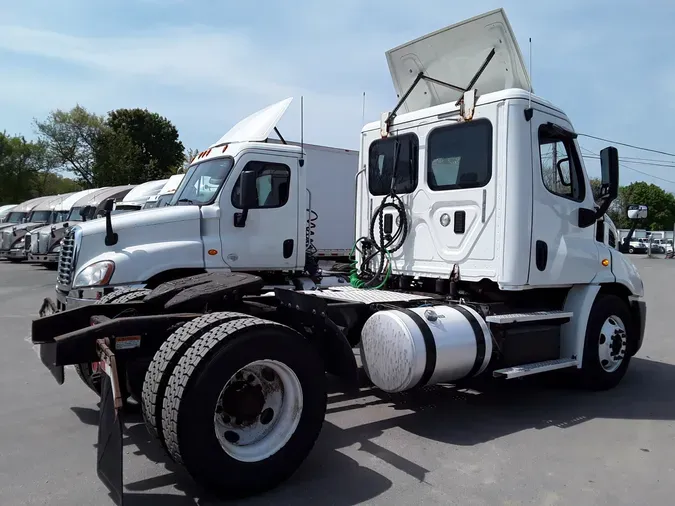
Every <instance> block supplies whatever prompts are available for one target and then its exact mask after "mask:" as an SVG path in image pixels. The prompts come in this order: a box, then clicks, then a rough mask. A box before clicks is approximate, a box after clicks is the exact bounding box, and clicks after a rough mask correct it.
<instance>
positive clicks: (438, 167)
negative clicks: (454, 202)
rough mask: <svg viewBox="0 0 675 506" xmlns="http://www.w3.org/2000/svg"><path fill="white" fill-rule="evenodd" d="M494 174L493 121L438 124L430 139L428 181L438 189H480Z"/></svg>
mask: <svg viewBox="0 0 675 506" xmlns="http://www.w3.org/2000/svg"><path fill="white" fill-rule="evenodd" d="M491 177H492V123H490V121H489V120H486V119H478V120H475V121H470V122H468V123H461V124H458V125H450V126H444V127H439V128H436V129H434V130H432V131H431V132H430V133H429V137H428V139H427V182H428V184H429V188H430V189H432V190H436V191H442V190H455V189H459V188H480V187H481V186H485V185H486V184H488V183H489V182H490V179H491Z"/></svg>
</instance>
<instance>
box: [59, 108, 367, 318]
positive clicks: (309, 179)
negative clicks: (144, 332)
mask: <svg viewBox="0 0 675 506" xmlns="http://www.w3.org/2000/svg"><path fill="white" fill-rule="evenodd" d="M290 102H291V100H290V99H289V100H285V101H283V102H280V103H279V104H275V105H274V106H271V107H270V108H268V109H266V110H264V111H260V112H258V113H256V114H254V115H252V116H250V117H249V118H246V119H245V120H242V121H241V122H240V123H238V124H237V125H235V126H234V127H233V128H232V129H231V130H230V131H229V132H228V133H226V134H225V135H224V136H223V137H222V138H221V139H220V140H219V141H218V142H216V143H215V144H214V145H213V146H211V147H210V148H209V149H207V150H204V151H202V152H201V153H200V154H199V155H198V156H197V158H196V159H195V160H194V162H193V163H192V165H191V166H190V168H189V169H188V171H187V174H186V175H185V177H184V178H183V180H182V181H181V184H180V186H179V187H178V189H177V190H176V191H175V193H174V195H173V198H172V201H171V202H170V205H169V206H168V207H164V208H161V209H147V210H144V212H142V213H134V214H133V215H128V216H127V215H119V216H117V215H113V216H109V217H108V218H106V220H100V221H98V220H97V221H95V222H90V223H84V224H82V225H81V226H78V227H74V228H73V230H72V233H70V234H68V235H66V237H65V239H64V246H63V248H62V254H61V259H60V263H61V265H60V266H59V273H58V279H57V285H56V297H57V301H58V303H57V304H58V308H59V309H65V308H66V307H68V308H70V307H74V306H77V305H82V304H91V303H94V302H96V301H97V300H98V299H100V298H101V296H103V295H104V294H106V293H108V292H110V291H112V289H113V288H115V287H123V286H124V287H128V286H135V287H147V288H154V287H156V286H158V285H159V284H161V283H163V282H165V281H168V280H171V279H176V278H180V277H182V276H185V275H190V274H198V273H202V272H207V271H212V270H217V269H222V270H232V271H246V272H249V271H267V272H268V273H270V274H269V275H268V276H267V278H268V281H269V282H270V283H277V282H278V279H277V278H279V275H280V273H282V272H284V271H296V270H302V269H303V268H304V267H305V263H306V260H307V258H308V256H307V255H306V253H307V252H308V251H309V252H310V253H311V257H312V258H331V259H339V258H342V259H346V258H347V257H348V255H349V252H350V250H351V247H352V246H353V244H354V199H355V194H354V192H355V184H354V176H355V174H356V171H357V165H358V153H357V152H356V151H350V150H345V149H337V148H329V147H325V146H314V145H309V144H305V145H304V162H303V163H304V165H303V174H302V175H301V176H296V177H291V174H292V172H293V171H292V169H291V168H290V167H289V166H288V163H291V162H292V161H294V160H295V157H296V156H297V154H298V153H299V152H300V149H301V148H300V147H299V146H298V145H296V144H282V143H274V142H265V141H266V140H267V137H268V136H269V135H270V132H271V131H272V130H273V129H274V128H275V126H276V123H277V121H278V120H279V118H281V116H282V115H283V113H284V111H285V110H286V108H287V107H288V106H289V104H290ZM282 162H287V163H282ZM236 163H238V164H239V166H238V168H237V170H236V171H235V170H233V168H234V166H235V164H236ZM244 165H246V166H247V167H249V168H250V170H252V171H255V174H256V184H257V185H258V187H259V191H260V198H259V202H257V203H256V204H255V206H253V207H251V208H250V209H248V210H246V212H243V211H241V210H239V208H238V207H237V206H238V201H237V198H238V197H237V192H238V191H239V186H238V183H237V181H238V179H237V176H238V175H239V174H240V173H241V171H242V170H241V167H242V166H244ZM305 194H306V195H305ZM310 197H311V202H310V201H307V202H305V200H306V198H310ZM303 205H306V207H304V208H303V207H302V206H303ZM307 209H311V212H310V211H307ZM308 213H310V214H311V219H309V223H308V224H305V221H307V218H308ZM234 216H238V218H236V219H235V218H233V217H234ZM317 217H318V219H317ZM318 224H320V225H321V226H318ZM310 260H311V259H310Z"/></svg>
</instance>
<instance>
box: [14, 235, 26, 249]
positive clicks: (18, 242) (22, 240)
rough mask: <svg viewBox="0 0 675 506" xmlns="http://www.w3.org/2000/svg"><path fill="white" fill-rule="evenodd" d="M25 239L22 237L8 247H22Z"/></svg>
mask: <svg viewBox="0 0 675 506" xmlns="http://www.w3.org/2000/svg"><path fill="white" fill-rule="evenodd" d="M25 241H26V238H25V237H22V238H21V239H19V240H18V241H16V242H15V243H14V244H13V245H12V247H11V248H10V249H22V248H23V245H24V243H25Z"/></svg>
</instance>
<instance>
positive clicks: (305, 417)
mask: <svg viewBox="0 0 675 506" xmlns="http://www.w3.org/2000/svg"><path fill="white" fill-rule="evenodd" d="M220 315H221V316H220V317H222V318H225V319H227V321H224V322H223V323H220V324H217V325H215V326H213V327H211V328H210V329H208V330H207V331H206V332H204V331H203V329H204V328H205V327H204V326H203V325H202V324H203V323H204V322H206V321H207V320H208V318H209V317H211V318H213V316H212V315H204V316H202V317H199V318H197V319H196V320H194V321H193V322H191V323H193V324H195V325H194V327H195V328H197V330H195V331H194V332H193V333H192V334H190V333H189V332H182V333H181V332H180V331H179V332H176V333H174V335H173V336H171V338H169V340H168V341H167V343H168V342H173V343H174V344H175V345H177V346H178V349H177V350H176V352H175V353H174V355H172V356H171V357H170V358H169V359H168V360H167V358H166V354H161V353H159V352H158V354H157V355H155V359H153V362H154V361H155V360H157V362H158V365H159V364H160V363H162V364H164V366H163V367H164V368H163V369H162V368H161V367H156V366H153V365H151V366H150V369H149V370H148V374H147V375H146V385H145V388H144V392H145V391H146V390H147V391H148V392H151V391H153V390H154V388H155V387H157V386H158V387H159V388H160V390H162V387H163V390H164V391H163V392H158V394H159V395H158V397H161V400H162V402H161V410H160V409H158V405H157V403H158V402H159V401H158V398H156V399H155V401H154V404H153V403H152V402H148V406H145V401H146V396H145V395H144V413H146V412H148V413H149V418H147V419H146V423H148V421H149V422H150V423H148V428H149V430H150V432H151V434H152V433H157V432H158V431H159V433H161V436H160V438H161V439H162V440H163V442H164V444H165V448H166V449H167V451H168V452H169V454H170V455H171V457H172V458H173V460H174V461H176V462H177V463H179V464H182V465H183V466H184V467H185V468H186V469H187V471H188V472H189V473H190V475H191V476H192V477H193V479H194V480H195V481H196V482H198V483H200V484H201V485H202V486H204V487H205V488H207V489H208V490H210V491H212V492H214V493H216V494H218V495H219V496H221V497H227V498H236V497H244V496H248V495H252V494H258V493H260V492H263V491H265V490H269V489H271V488H274V487H275V486H277V485H279V484H280V483H281V482H283V481H284V480H286V479H288V478H289V477H290V476H291V475H292V474H293V473H294V472H295V471H296V470H297V468H298V467H299V466H300V465H301V464H302V462H303V461H304V460H305V458H306V457H307V455H308V454H309V452H310V451H311V449H312V448H313V446H314V444H315V442H316V439H317V438H318V436H319V432H320V431H321V427H322V424H323V419H324V416H325V412H326V399H327V394H326V385H325V370H324V365H323V361H322V360H321V357H320V356H319V354H318V353H317V351H316V350H315V348H314V347H313V346H312V345H311V344H310V343H309V342H308V341H307V340H306V339H305V338H304V337H303V336H301V335H300V334H298V333H297V332H295V331H294V330H292V329H290V328H289V327H286V326H284V325H280V324H277V323H274V322H270V321H266V320H261V319H258V318H252V317H250V316H247V315H237V314H236V313H221V314H220ZM212 323H213V322H212ZM210 325H211V323H208V324H206V326H210ZM185 327H187V325H186V326H185ZM179 333H181V334H182V335H183V337H182V338H178V337H176V336H177V334H179ZM187 334H190V335H197V334H198V335H197V336H196V338H194V339H192V338H186V336H187ZM151 371H152V372H151ZM158 376H159V377H160V378H161V379H160V380H159V381H157V377H158ZM160 413H161V420H158V419H157V417H158V415H159V414H160ZM153 415H154V417H155V418H154V420H153Z"/></svg>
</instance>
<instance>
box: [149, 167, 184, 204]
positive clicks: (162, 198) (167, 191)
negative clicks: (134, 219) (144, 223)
mask: <svg viewBox="0 0 675 506" xmlns="http://www.w3.org/2000/svg"><path fill="white" fill-rule="evenodd" d="M183 177H185V174H174V175H173V176H171V177H170V178H169V179H168V180H167V182H166V184H165V185H164V186H163V187H162V189H161V190H160V191H159V193H158V194H157V195H151V196H150V197H149V198H148V200H147V201H146V202H145V204H144V205H143V209H152V208H153V207H164V206H167V205H169V203H170V202H171V199H172V198H173V196H174V194H175V193H176V190H177V189H178V186H179V185H180V182H181V181H182V180H183Z"/></svg>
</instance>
